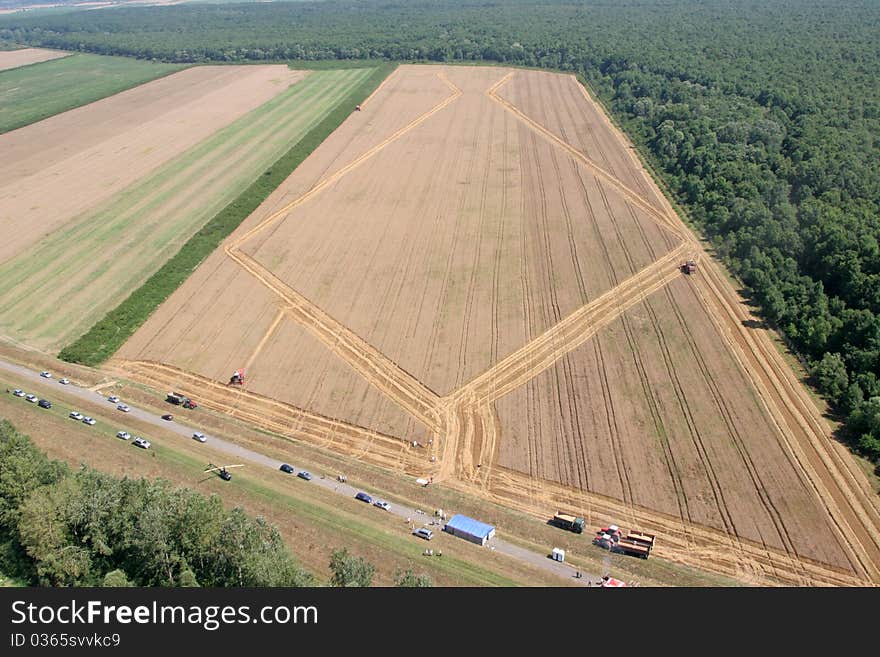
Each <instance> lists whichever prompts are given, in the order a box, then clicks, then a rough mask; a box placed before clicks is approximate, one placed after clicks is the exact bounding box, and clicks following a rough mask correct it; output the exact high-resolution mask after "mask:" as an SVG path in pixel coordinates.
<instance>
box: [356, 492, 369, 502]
mask: <svg viewBox="0 0 880 657" xmlns="http://www.w3.org/2000/svg"><path fill="white" fill-rule="evenodd" d="M354 498H355V499H356V500H360V501H361V502H366V503H367V504H372V503H373V498H372V497H370V496H369V495H367V494H366V493H358V494H357V495H355V496H354Z"/></svg>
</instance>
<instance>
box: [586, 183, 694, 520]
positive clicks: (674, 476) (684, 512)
mask: <svg viewBox="0 0 880 657" xmlns="http://www.w3.org/2000/svg"><path fill="white" fill-rule="evenodd" d="M578 179H579V180H580V181H581V187H582V190H583V193H584V195H585V198H586V199H587V203H588V205H589V207H590V212H591V213H592V214H593V215H594V216H595V212H594V211H593V204H592V202H591V201H590V200H589V194H588V191H587V187H586V184H585V183H584V181H583V178H582V177H581V176H578ZM593 179H594V181H595V182H596V188H597V190H598V191H599V194H600V196H601V197H602V202H603V204H604V206H605V209H606V213H607V214H608V216H609V217H610V218H611V220H612V221H611V224H612V226H613V227H614V232H615V235H616V237H617V242H618V243H619V244H620V248H621V250H622V251H623V253H624V258H625V259H626V261H627V265H628V266H629V271H630V273H632V272H634V271H636V266H635V264H634V262H633V260H632V257H631V256H630V253H629V251H628V250H627V249H626V246H625V243H624V241H623V239H622V237H621V234H620V229H619V227H618V226H617V222H615V221H614V220H613V217H614V215H613V213H611V208H610V207H609V206H608V199H607V198H606V196H605V191H604V190H603V189H602V183H601V182H600V181H599V180H598V179H596V178H595V177H594V178H593ZM596 231H597V233H599V244H600V246H601V248H602V253H603V255H604V256H605V262H606V263H608V266H609V267H610V270H611V278H612V280H613V281H614V282H615V283H618V275H617V267H615V266H614V265H613V263H614V260H613V259H612V258H611V254H610V253H609V251H608V245H607V243H606V241H605V238H604V236H603V235H602V234H601V232H600V231H599V230H598V225H597V226H596ZM619 287H620V285H619V284H618V285H617V286H616V287H615V289H617V288H619ZM621 324H622V326H623V331H624V335H625V336H626V342H627V346H628V347H629V351H630V353H631V354H632V359H633V365H634V367H635V370H636V374H637V375H638V378H639V384H640V386H641V388H642V397H643V399H644V400H645V402H646V404H647V407H648V412H649V413H650V415H651V422H652V424H653V425H654V432H655V434H656V436H657V438H658V441H659V443H660V448H661V454H662V455H663V462H664V465H665V466H666V471H667V472H668V473H669V478H670V481H671V482H672V488H673V491H674V492H675V502H676V506H677V507H678V515H679V517H680V518H681V519H682V521H683V522H685V523H687V522H693V519H692V517H691V512H690V507H689V504H688V499H687V495H686V493H685V487H684V480H683V479H682V476H681V471H680V469H679V467H678V463H677V461H676V459H675V453H674V452H673V450H672V447H671V445H670V443H669V436H668V434H667V433H666V427H665V425H664V424H663V418H662V416H661V413H660V410H659V408H658V402H657V398H656V395H655V393H654V390H653V388H652V387H651V384H650V379H649V377H648V374H647V372H646V370H645V366H644V362H643V359H642V354H641V350H640V349H639V346H638V342H637V341H636V338H635V336H634V335H633V332H632V327H631V326H630V324H629V322H627V321H626V317H625V316H624V315H623V313H621ZM598 341H599V338H598V336H596V344H598ZM599 355H600V359H601V362H602V367H603V370H602V380H603V384H604V386H605V387H606V389H607V394H608V398H609V399H610V397H611V386H610V384H609V383H608V378H607V372H606V371H605V370H604V363H605V358H604V355H603V354H601V352H600V354H599ZM616 422H617V420H616V418H614V423H615V426H616ZM618 439H619V435H618ZM615 452H619V453H620V455H619V456H618V458H619V464H618V468H619V470H620V473H621V475H622V477H621V480H622V478H623V477H626V479H627V483H628V482H629V478H628V475H626V474H624V473H626V472H627V467H626V463H625V461H624V460H623V455H622V452H623V445H622V443H621V444H620V445H619V446H618V448H617V449H616V450H615ZM632 505H633V497H632V491H630V506H632ZM683 526H684V527H686V526H687V525H683Z"/></svg>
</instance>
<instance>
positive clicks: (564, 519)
mask: <svg viewBox="0 0 880 657" xmlns="http://www.w3.org/2000/svg"><path fill="white" fill-rule="evenodd" d="M550 524H551V525H554V526H556V527H559V528H560V529H567V530H568V531H570V532H574V533H575V534H583V533H584V526H585V524H586V521H585V520H584V519H583V518H577V517H575V516H571V515H568V514H566V513H557V514H556V515H555V516H553V519H552V520H551V521H550Z"/></svg>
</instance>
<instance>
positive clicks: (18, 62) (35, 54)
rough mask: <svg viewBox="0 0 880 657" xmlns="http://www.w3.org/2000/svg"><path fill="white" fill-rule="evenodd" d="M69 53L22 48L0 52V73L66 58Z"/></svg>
mask: <svg viewBox="0 0 880 657" xmlns="http://www.w3.org/2000/svg"><path fill="white" fill-rule="evenodd" d="M69 54H70V53H69V52H62V51H60V50H46V49H45V48H22V49H21V50H0V71H6V70H8V69H10V68H18V67H19V66H26V65H28V64H37V63H39V62H48V61H49V60H50V59H59V58H61V57H67V56H68V55H69Z"/></svg>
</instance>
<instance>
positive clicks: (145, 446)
mask: <svg viewBox="0 0 880 657" xmlns="http://www.w3.org/2000/svg"><path fill="white" fill-rule="evenodd" d="M131 444H132V445H137V446H138V447H140V448H141V449H150V441H149V440H144V439H143V438H135V439H134V440H133V441H132V443H131Z"/></svg>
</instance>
